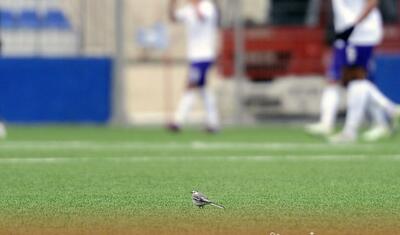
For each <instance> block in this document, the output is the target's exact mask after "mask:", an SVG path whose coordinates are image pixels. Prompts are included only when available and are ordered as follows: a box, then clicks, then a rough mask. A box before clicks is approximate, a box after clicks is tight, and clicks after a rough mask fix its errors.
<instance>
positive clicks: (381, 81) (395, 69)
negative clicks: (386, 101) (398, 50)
mask: <svg viewBox="0 0 400 235" xmlns="http://www.w3.org/2000/svg"><path fill="white" fill-rule="evenodd" d="M374 80H375V83H376V84H377V85H378V87H379V88H380V89H381V90H382V92H383V93H384V94H386V95H387V96H388V97H389V98H390V99H392V100H393V101H395V102H396V103H399V104H400V55H378V56H377V58H376V74H375V79H374Z"/></svg>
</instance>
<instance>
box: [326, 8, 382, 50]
mask: <svg viewBox="0 0 400 235" xmlns="http://www.w3.org/2000/svg"><path fill="white" fill-rule="evenodd" d="M366 3H367V0H332V5H333V13H334V18H335V21H334V22H335V31H336V32H342V31H343V30H345V29H347V28H348V27H350V26H351V25H354V23H355V22H356V20H357V18H358V17H359V16H360V15H361V14H362V11H363V10H364V9H365V7H366ZM382 38H383V23H382V16H381V14H380V12H379V10H378V9H374V10H373V11H372V12H371V13H370V14H369V15H368V16H367V18H365V19H364V21H362V22H361V23H360V24H359V25H357V26H356V28H355V30H354V32H353V34H352V35H351V36H350V39H349V43H351V44H354V45H360V46H376V45H378V44H379V43H380V42H381V41H382Z"/></svg>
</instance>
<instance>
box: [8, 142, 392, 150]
mask: <svg viewBox="0 0 400 235" xmlns="http://www.w3.org/2000/svg"><path fill="white" fill-rule="evenodd" d="M388 146H390V145H384V144H346V145H334V144H328V143H326V144H324V143H322V144H313V143H250V142H212V143H210V142H199V141H194V142H191V143H175V142H170V143H148V142H147V143H139V142H112V143H107V142H104V143H101V142H91V141H6V142H0V151H1V150H29V151H33V150H43V151H51V150H92V151H101V150H117V151H118V150H186V149H191V150H197V151H209V150H295V151H298V150H315V151H317V150H322V151H324V150H348V149H351V150H364V151H369V150H381V149H387V147H388Z"/></svg>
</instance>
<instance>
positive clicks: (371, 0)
mask: <svg viewBox="0 0 400 235" xmlns="http://www.w3.org/2000/svg"><path fill="white" fill-rule="evenodd" d="M365 1H367V5H366V7H365V8H364V10H363V11H362V12H361V14H360V16H359V17H358V18H357V20H356V21H355V23H354V24H353V25H352V26H350V27H349V28H347V29H346V30H344V31H342V32H340V33H338V34H337V35H336V39H342V40H344V41H346V42H347V41H348V40H349V38H350V36H351V34H352V33H353V32H354V29H355V28H356V27H357V25H359V24H360V23H361V22H363V21H364V20H365V19H366V18H367V17H368V15H369V14H370V13H371V12H372V11H373V10H374V9H375V8H376V7H378V4H379V0H365Z"/></svg>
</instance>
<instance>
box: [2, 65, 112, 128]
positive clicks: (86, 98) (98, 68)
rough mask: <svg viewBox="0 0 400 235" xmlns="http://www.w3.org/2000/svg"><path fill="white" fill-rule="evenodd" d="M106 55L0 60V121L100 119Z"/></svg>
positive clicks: (107, 76) (107, 95)
mask: <svg viewBox="0 0 400 235" xmlns="http://www.w3.org/2000/svg"><path fill="white" fill-rule="evenodd" d="M111 74H112V61H111V59H109V58H70V59H65V58H62V59H61V58H60V59H56V58H54V59H53V58H52V59H45V58H2V59H0V119H3V120H5V121H7V122H11V123H99V124H101V123H106V122H107V121H108V120H109V118H110V115H111V111H110V110H111V77H112V76H111Z"/></svg>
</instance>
